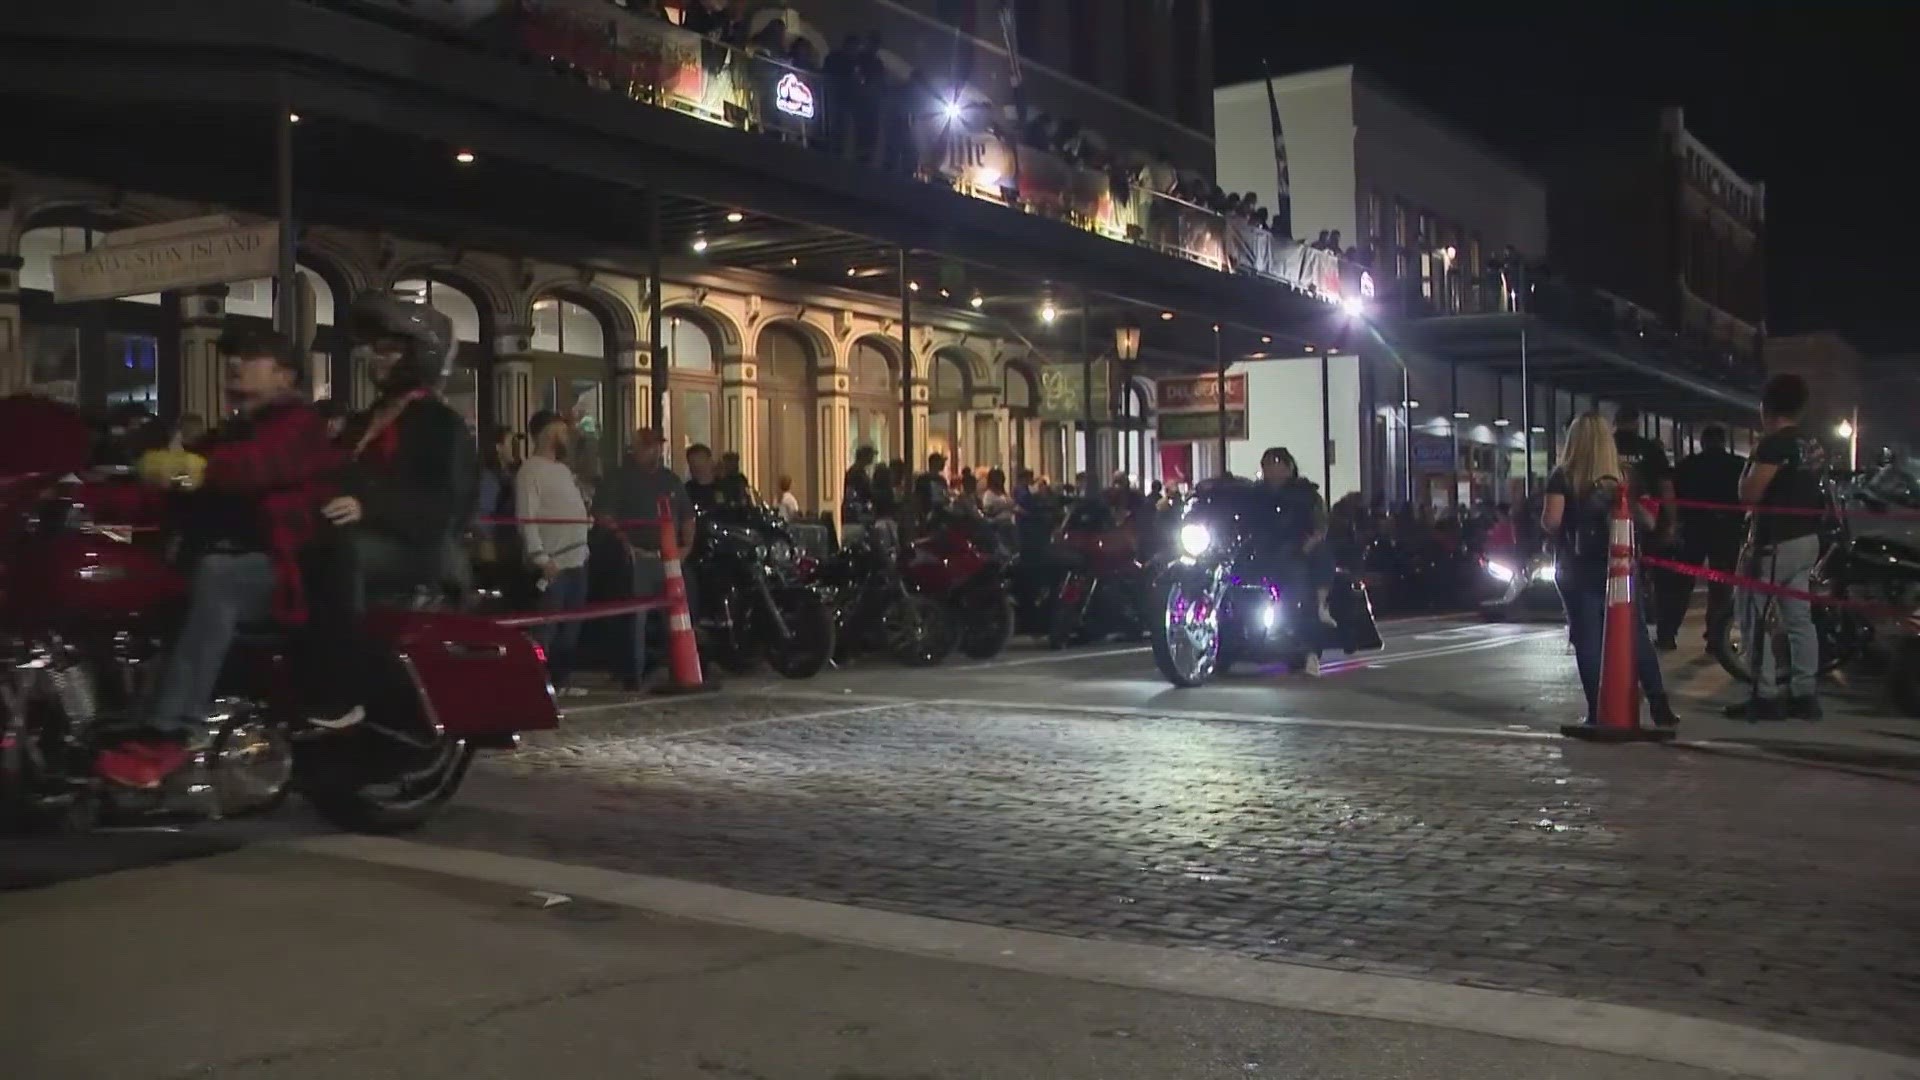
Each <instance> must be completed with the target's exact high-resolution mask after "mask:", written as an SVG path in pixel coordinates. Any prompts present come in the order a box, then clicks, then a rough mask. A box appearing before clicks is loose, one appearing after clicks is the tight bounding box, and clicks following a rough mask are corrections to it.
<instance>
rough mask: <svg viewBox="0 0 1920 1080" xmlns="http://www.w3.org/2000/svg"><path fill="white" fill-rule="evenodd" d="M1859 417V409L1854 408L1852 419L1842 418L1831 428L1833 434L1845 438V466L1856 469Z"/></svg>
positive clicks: (1858, 460)
mask: <svg viewBox="0 0 1920 1080" xmlns="http://www.w3.org/2000/svg"><path fill="white" fill-rule="evenodd" d="M1859 419H1860V410H1858V409H1855V410H1854V411H1853V419H1852V420H1842V421H1840V426H1839V427H1836V428H1834V429H1833V433H1834V434H1835V435H1838V436H1840V437H1841V438H1843V439H1845V440H1847V468H1849V469H1852V470H1856V471H1857V470H1858V469H1859V468H1860V424H1859V422H1858V421H1859Z"/></svg>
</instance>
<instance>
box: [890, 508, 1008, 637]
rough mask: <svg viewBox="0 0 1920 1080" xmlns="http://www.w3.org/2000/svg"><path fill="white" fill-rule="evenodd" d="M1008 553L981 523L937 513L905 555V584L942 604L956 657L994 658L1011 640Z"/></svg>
mask: <svg viewBox="0 0 1920 1080" xmlns="http://www.w3.org/2000/svg"><path fill="white" fill-rule="evenodd" d="M1010 554H1011V553H1010V551H1009V550H1008V545H1007V544H1005V543H1003V542H1002V541H1000V540H999V539H998V538H997V537H995V536H994V535H993V534H992V527H991V526H989V525H987V524H986V523H985V522H983V521H980V520H977V519H974V518H968V517H964V516H961V515H959V514H942V515H941V516H940V517H939V518H938V519H937V520H936V521H935V522H934V523H933V528H932V531H931V532H929V533H928V534H927V535H926V536H923V537H921V538H920V539H919V540H916V541H914V544H913V548H912V550H911V551H910V552H909V553H908V556H907V581H908V582H909V583H910V584H911V585H912V586H913V587H914V588H915V589H916V590H918V591H919V592H920V593H922V594H924V595H926V596H930V597H933V598H935V599H937V600H939V601H940V602H941V603H943V604H945V605H946V608H947V614H948V618H949V619H950V620H951V621H952V623H953V628H954V633H955V635H956V637H957V638H958V642H957V644H958V647H959V649H960V652H961V653H962V654H963V655H965V656H968V657H971V658H973V659H975V660H991V659H993V658H994V657H996V656H999V655H1000V654H1001V652H1003V651H1005V649H1006V647H1007V642H1008V641H1009V640H1010V639H1012V637H1013V622H1014V610H1013V596H1012V593H1011V591H1010V590H1009V589H1008V586H1007V563H1008V559H1009V556H1010Z"/></svg>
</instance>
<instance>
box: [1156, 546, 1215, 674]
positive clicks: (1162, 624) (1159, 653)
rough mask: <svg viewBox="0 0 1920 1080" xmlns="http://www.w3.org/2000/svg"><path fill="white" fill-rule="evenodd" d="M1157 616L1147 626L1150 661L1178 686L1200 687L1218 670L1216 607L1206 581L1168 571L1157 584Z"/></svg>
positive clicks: (1210, 588) (1209, 586)
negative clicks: (1203, 582)
mask: <svg viewBox="0 0 1920 1080" xmlns="http://www.w3.org/2000/svg"><path fill="white" fill-rule="evenodd" d="M1159 593H1160V603H1159V604H1158V605H1156V607H1157V608H1158V615H1159V617H1158V618H1157V619H1156V620H1155V621H1154V624H1153V626H1152V627H1151V628H1149V631H1148V633H1149V634H1150V636H1151V637H1152V638H1153V662H1154V664H1155V665H1157V666H1158V667H1159V668H1160V674H1162V675H1164V676H1166V678H1167V681H1168V682H1170V683H1172V684H1173V685H1175V686H1177V687H1180V688H1181V689H1191V688H1192V687H1196V686H1204V685H1206V683H1207V682H1208V680H1210V679H1212V678H1213V676H1214V675H1215V674H1216V673H1218V671H1219V669H1220V651H1221V650H1220V608H1219V604H1218V603H1217V602H1216V600H1215V598H1214V595H1213V589H1212V587H1211V585H1210V584H1206V585H1203V584H1202V583H1201V582H1199V581H1197V580H1195V579H1193V578H1192V577H1191V576H1190V575H1185V574H1169V575H1167V578H1166V580H1165V581H1163V582H1162V583H1161V585H1160V589H1159Z"/></svg>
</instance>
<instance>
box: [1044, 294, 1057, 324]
mask: <svg viewBox="0 0 1920 1080" xmlns="http://www.w3.org/2000/svg"><path fill="white" fill-rule="evenodd" d="M1059 317H1060V309H1059V308H1057V307H1054V306H1053V301H1052V300H1048V301H1046V302H1045V303H1043V304H1041V305H1040V321H1041V322H1043V323H1046V324H1047V325H1048V326H1052V325H1053V320H1055V319H1057V318H1059Z"/></svg>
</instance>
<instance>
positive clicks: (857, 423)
mask: <svg viewBox="0 0 1920 1080" xmlns="http://www.w3.org/2000/svg"><path fill="white" fill-rule="evenodd" d="M848 365H849V366H850V368H851V369H852V376H853V379H852V384H853V385H852V387H851V392H850V393H849V395H848V398H849V401H848V404H849V410H850V411H849V417H848V421H847V454H848V456H849V458H851V456H852V455H853V454H854V453H855V452H856V451H858V450H859V449H860V448H861V447H862V446H871V447H873V449H874V451H875V452H876V453H878V454H879V455H880V457H881V458H882V459H883V460H891V459H893V458H895V457H898V456H900V452H899V449H898V448H897V447H895V446H894V445H893V432H894V428H895V425H894V418H895V417H897V416H899V415H900V382H899V380H898V379H897V378H895V377H894V363H893V354H892V353H890V352H888V351H887V350H886V349H885V348H882V347H881V346H880V345H879V344H877V343H875V342H874V341H873V340H871V339H862V340H860V341H856V342H854V343H853V352H852V354H851V355H850V356H849V357H848Z"/></svg>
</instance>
